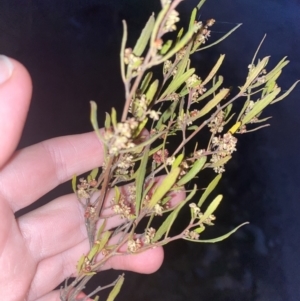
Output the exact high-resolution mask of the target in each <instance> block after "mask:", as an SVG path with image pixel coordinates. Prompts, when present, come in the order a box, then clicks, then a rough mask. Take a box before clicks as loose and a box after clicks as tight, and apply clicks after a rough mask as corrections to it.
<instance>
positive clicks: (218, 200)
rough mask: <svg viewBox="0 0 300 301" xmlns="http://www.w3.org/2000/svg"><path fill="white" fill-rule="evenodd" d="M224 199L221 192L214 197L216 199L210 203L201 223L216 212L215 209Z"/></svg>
mask: <svg viewBox="0 0 300 301" xmlns="http://www.w3.org/2000/svg"><path fill="white" fill-rule="evenodd" d="M222 199H223V196H222V195H221V194H219V195H218V196H217V197H215V198H214V200H213V201H212V202H211V203H210V204H209V206H208V207H207V209H206V211H205V212H204V214H203V215H202V217H201V218H200V223H203V222H204V221H205V220H206V219H207V218H209V216H210V215H212V214H213V213H214V212H215V210H216V209H217V208H218V206H219V205H220V203H221V201H222Z"/></svg>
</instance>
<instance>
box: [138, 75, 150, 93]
mask: <svg viewBox="0 0 300 301" xmlns="http://www.w3.org/2000/svg"><path fill="white" fill-rule="evenodd" d="M152 76H153V72H148V73H147V74H146V75H145V77H144V79H143V81H142V84H141V87H140V90H141V94H144V93H145V91H146V90H147V88H148V87H149V85H150V82H151V79H152Z"/></svg>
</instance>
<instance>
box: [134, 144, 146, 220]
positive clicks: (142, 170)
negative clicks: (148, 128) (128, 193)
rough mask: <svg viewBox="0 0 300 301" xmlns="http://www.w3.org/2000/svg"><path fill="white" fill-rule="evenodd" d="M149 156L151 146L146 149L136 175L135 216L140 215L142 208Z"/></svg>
mask: <svg viewBox="0 0 300 301" xmlns="http://www.w3.org/2000/svg"><path fill="white" fill-rule="evenodd" d="M148 154H149V146H148V147H147V148H146V149H145V151H144V154H143V158H142V161H141V164H140V166H139V169H138V172H137V175H136V180H135V183H136V185H135V186H136V203H135V204H136V205H135V214H136V216H138V215H139V213H140V206H141V202H142V195H143V188H144V183H145V176H146V167H147V163H148Z"/></svg>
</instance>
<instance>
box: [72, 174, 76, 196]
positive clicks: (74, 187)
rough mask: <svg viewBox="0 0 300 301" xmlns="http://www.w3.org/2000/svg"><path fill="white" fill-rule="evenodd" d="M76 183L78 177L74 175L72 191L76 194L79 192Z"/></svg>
mask: <svg viewBox="0 0 300 301" xmlns="http://www.w3.org/2000/svg"><path fill="white" fill-rule="evenodd" d="M76 183H77V177H76V175H74V176H73V177H72V189H73V191H74V193H76V192H77V187H76Z"/></svg>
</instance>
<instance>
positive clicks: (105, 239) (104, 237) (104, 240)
mask: <svg viewBox="0 0 300 301" xmlns="http://www.w3.org/2000/svg"><path fill="white" fill-rule="evenodd" d="M112 233H113V232H112V231H106V232H104V233H103V234H102V236H101V239H100V240H99V248H98V252H101V251H102V249H103V248H104V247H105V245H106V244H107V242H108V240H109V238H110V236H111V234H112Z"/></svg>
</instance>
